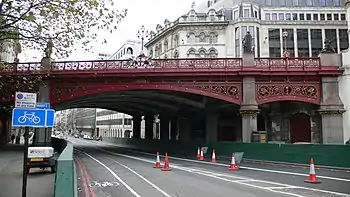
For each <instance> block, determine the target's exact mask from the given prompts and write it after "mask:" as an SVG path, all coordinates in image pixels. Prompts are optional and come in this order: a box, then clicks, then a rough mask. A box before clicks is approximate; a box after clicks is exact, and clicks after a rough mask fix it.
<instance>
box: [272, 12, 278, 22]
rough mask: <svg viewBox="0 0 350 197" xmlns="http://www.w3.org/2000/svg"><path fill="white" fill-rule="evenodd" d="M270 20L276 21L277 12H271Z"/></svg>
mask: <svg viewBox="0 0 350 197" xmlns="http://www.w3.org/2000/svg"><path fill="white" fill-rule="evenodd" d="M272 20H273V21H277V13H272Z"/></svg>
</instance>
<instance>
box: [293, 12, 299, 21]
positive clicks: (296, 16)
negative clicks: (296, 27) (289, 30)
mask: <svg viewBox="0 0 350 197" xmlns="http://www.w3.org/2000/svg"><path fill="white" fill-rule="evenodd" d="M292 16H293V21H297V20H298V14H297V13H293V15H292Z"/></svg>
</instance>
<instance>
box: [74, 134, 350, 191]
mask: <svg viewBox="0 0 350 197" xmlns="http://www.w3.org/2000/svg"><path fill="white" fill-rule="evenodd" d="M71 141H72V142H73V143H74V145H75V148H76V149H75V150H76V151H75V162H76V166H77V172H78V179H79V180H78V187H79V196H80V197H112V196H113V197H117V196H122V197H124V196H125V197H139V196H145V197H151V196H152V197H158V196H166V197H169V196H172V197H226V196H227V197H232V196H239V197H277V196H278V197H284V196H297V197H333V196H334V197H338V196H349V197H350V187H349V186H350V173H347V172H333V171H329V170H319V171H318V174H320V175H319V176H318V177H319V178H318V180H320V181H321V183H320V184H308V183H305V182H304V180H305V179H307V176H308V170H307V169H303V168H290V167H281V166H279V167H276V169H274V166H269V165H258V164H248V165H246V164H245V166H242V168H241V169H240V170H239V171H229V170H228V165H227V164H224V163H220V162H219V163H216V164H212V163H208V162H198V161H196V160H190V159H184V158H174V157H170V167H171V171H162V170H160V169H155V168H153V166H154V163H155V156H154V155H151V154H147V153H141V152H135V151H131V150H127V149H123V148H119V147H116V146H112V145H110V144H105V143H103V142H94V141H86V140H81V139H71ZM162 160H163V159H162Z"/></svg>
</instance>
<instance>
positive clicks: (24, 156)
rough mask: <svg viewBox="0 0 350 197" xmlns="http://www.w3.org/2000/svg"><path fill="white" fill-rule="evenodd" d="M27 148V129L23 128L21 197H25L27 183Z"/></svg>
mask: <svg viewBox="0 0 350 197" xmlns="http://www.w3.org/2000/svg"><path fill="white" fill-rule="evenodd" d="M28 146H29V127H24V155H23V180H22V197H27V181H28V179H27V178H28V173H27V172H28V167H27V158H28Z"/></svg>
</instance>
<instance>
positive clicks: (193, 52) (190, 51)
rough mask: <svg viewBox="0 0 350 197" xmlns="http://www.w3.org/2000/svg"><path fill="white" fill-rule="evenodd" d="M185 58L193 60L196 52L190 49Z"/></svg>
mask: <svg viewBox="0 0 350 197" xmlns="http://www.w3.org/2000/svg"><path fill="white" fill-rule="evenodd" d="M187 57H189V58H195V57H196V51H195V50H194V49H190V50H189V51H188V52H187Z"/></svg>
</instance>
